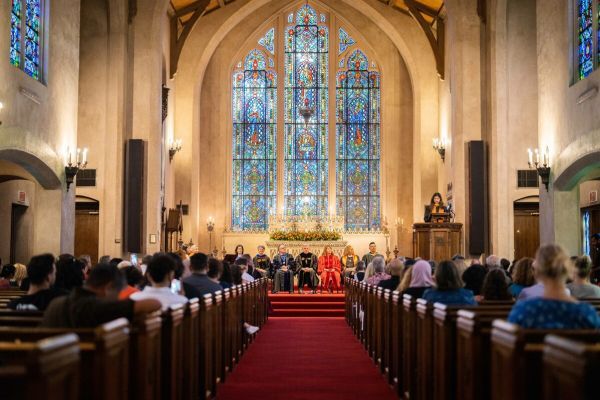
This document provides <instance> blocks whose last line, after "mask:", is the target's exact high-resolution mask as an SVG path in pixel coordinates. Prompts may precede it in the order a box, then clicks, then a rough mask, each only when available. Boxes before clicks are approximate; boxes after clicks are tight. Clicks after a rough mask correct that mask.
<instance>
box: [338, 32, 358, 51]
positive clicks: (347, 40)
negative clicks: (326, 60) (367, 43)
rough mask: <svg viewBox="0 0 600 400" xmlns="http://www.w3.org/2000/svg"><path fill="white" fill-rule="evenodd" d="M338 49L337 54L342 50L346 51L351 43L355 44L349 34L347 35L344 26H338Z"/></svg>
mask: <svg viewBox="0 0 600 400" xmlns="http://www.w3.org/2000/svg"><path fill="white" fill-rule="evenodd" d="M339 40H340V43H339V46H338V47H339V49H338V54H342V53H343V52H345V51H346V49H347V48H348V47H350V46H352V45H353V44H355V43H356V42H355V41H354V39H352V37H350V35H348V33H347V32H346V31H345V30H344V28H340V31H339Z"/></svg>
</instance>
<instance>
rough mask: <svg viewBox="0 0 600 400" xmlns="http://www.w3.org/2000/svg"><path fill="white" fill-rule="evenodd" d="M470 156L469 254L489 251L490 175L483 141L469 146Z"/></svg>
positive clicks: (470, 143)
mask: <svg viewBox="0 0 600 400" xmlns="http://www.w3.org/2000/svg"><path fill="white" fill-rule="evenodd" d="M468 156H469V159H468V161H469V168H468V171H469V179H468V182H469V185H468V191H469V194H468V196H469V230H468V231H469V237H468V239H469V254H475V255H477V254H482V253H487V250H488V240H489V233H488V173H487V170H488V168H487V148H486V145H485V142H484V141H483V140H473V141H470V142H469V144H468Z"/></svg>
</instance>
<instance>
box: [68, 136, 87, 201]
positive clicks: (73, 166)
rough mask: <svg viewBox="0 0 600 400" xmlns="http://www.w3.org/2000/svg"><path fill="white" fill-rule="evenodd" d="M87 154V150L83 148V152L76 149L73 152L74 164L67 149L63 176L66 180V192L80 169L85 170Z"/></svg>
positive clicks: (71, 155)
mask: <svg viewBox="0 0 600 400" xmlns="http://www.w3.org/2000/svg"><path fill="white" fill-rule="evenodd" d="M87 154H88V149H87V148H84V149H83V151H82V150H81V149H80V148H77V150H76V152H75V162H73V154H72V153H71V150H70V149H69V148H68V147H67V154H66V156H65V176H66V178H67V192H68V191H69V188H70V187H71V184H72V183H73V181H74V180H75V176H77V172H79V170H80V169H85V167H86V166H87Z"/></svg>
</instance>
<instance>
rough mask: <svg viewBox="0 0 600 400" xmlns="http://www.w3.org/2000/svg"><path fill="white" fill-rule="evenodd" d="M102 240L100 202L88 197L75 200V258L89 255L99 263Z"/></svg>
mask: <svg viewBox="0 0 600 400" xmlns="http://www.w3.org/2000/svg"><path fill="white" fill-rule="evenodd" d="M99 239H100V202H99V201H98V200H95V199H92V198H91V197H86V196H77V197H76V200H75V256H76V257H79V256H81V255H89V256H90V258H91V260H92V264H95V263H97V262H98V244H99Z"/></svg>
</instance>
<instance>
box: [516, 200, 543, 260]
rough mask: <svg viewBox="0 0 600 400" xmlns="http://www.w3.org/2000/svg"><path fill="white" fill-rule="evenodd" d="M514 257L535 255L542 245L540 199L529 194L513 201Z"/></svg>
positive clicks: (517, 258)
mask: <svg viewBox="0 0 600 400" xmlns="http://www.w3.org/2000/svg"><path fill="white" fill-rule="evenodd" d="M513 210H514V246H515V247H514V248H515V253H514V259H515V260H519V259H521V258H523V257H534V256H535V252H536V251H537V248H538V247H539V246H540V199H539V197H538V196H528V197H524V198H521V199H518V200H516V201H515V202H514V203H513Z"/></svg>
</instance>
